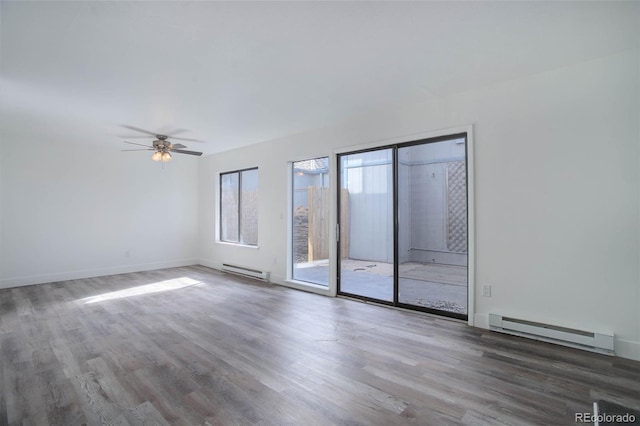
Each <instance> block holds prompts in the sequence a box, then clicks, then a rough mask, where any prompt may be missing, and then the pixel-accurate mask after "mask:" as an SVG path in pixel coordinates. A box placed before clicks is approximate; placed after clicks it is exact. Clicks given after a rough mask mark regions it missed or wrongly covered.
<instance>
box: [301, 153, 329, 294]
mask: <svg viewBox="0 0 640 426" xmlns="http://www.w3.org/2000/svg"><path fill="white" fill-rule="evenodd" d="M329 208H330V203H329V157H323V158H316V159H312V160H304V161H296V162H294V163H293V212H292V218H293V220H292V224H293V230H292V235H293V241H292V247H293V250H292V254H293V259H292V260H293V262H292V264H293V271H292V277H293V279H294V280H298V281H305V282H310V283H313V284H319V285H322V286H328V285H329V211H330V210H329Z"/></svg>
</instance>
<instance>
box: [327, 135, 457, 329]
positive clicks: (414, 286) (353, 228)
mask: <svg viewBox="0 0 640 426" xmlns="http://www.w3.org/2000/svg"><path fill="white" fill-rule="evenodd" d="M339 165H340V170H339V175H340V191H341V192H340V195H339V197H340V199H339V212H340V214H339V226H340V242H339V253H340V268H339V277H338V291H339V293H340V294H343V295H349V296H354V297H359V298H363V299H370V300H375V301H378V302H381V303H388V304H393V305H395V306H402V307H407V308H411V309H417V310H423V311H428V312H435V313H441V314H443V315H447V316H453V317H457V318H466V315H467V298H468V297H467V282H468V280H467V258H468V256H467V173H466V171H467V161H466V135H464V134H460V135H453V136H450V137H444V138H437V139H430V140H421V141H415V142H410V143H406V144H401V145H394V146H390V147H385V148H384V149H377V150H372V151H365V152H355V153H348V154H342V155H340V156H339Z"/></svg>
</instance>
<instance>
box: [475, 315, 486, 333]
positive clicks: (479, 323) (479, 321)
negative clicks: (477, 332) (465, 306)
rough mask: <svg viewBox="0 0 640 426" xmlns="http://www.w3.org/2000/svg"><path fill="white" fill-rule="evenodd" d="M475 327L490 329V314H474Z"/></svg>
mask: <svg viewBox="0 0 640 426" xmlns="http://www.w3.org/2000/svg"><path fill="white" fill-rule="evenodd" d="M471 325H472V326H474V327H478V328H484V329H485V330H488V329H489V314H475V315H474V316H473V324H471Z"/></svg>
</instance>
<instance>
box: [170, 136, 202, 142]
mask: <svg viewBox="0 0 640 426" xmlns="http://www.w3.org/2000/svg"><path fill="white" fill-rule="evenodd" d="M171 139H175V140H179V141H187V142H201V143H205V141H201V140H199V139H188V138H174V137H173V136H171Z"/></svg>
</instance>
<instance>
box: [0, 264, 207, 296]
mask: <svg viewBox="0 0 640 426" xmlns="http://www.w3.org/2000/svg"><path fill="white" fill-rule="evenodd" d="M197 263H198V259H180V260H169V261H164V262H151V263H140V264H136V265H120V266H112V267H108V268H96V269H82V270H78V271H70V272H58V273H51V274H42V275H29V276H23V277H14V278H3V279H1V280H0V289H3V288H13V287H23V286H27V285H34V284H44V283H53V282H58V281H68V280H79V279H83V278H94V277H103V276H106V275H116V274H127V273H131V272H143V271H153V270H155V269H164V268H176V267H180V266H190V265H195V264H197Z"/></svg>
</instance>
